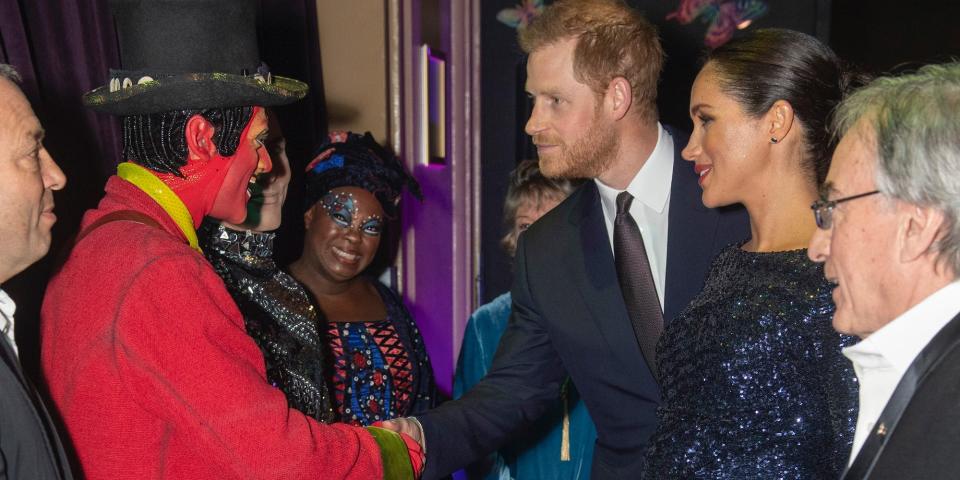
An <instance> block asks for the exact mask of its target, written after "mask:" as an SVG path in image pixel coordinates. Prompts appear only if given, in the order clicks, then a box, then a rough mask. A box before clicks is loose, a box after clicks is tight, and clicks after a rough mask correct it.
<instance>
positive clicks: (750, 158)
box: [645, 29, 857, 479]
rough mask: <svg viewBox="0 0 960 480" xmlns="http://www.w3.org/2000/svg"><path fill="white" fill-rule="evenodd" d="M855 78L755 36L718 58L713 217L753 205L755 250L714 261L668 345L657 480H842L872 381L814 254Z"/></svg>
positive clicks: (709, 108)
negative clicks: (840, 113) (865, 384)
mask: <svg viewBox="0 0 960 480" xmlns="http://www.w3.org/2000/svg"><path fill="white" fill-rule="evenodd" d="M847 78H848V76H847V75H845V74H844V73H843V70H842V68H841V65H840V61H839V59H838V58H837V57H836V55H835V54H834V53H833V52H832V51H831V50H830V49H829V48H828V47H826V46H825V45H823V44H822V43H820V42H819V41H817V40H816V39H815V38H813V37H810V36H808V35H805V34H802V33H798V32H793V31H790V30H782V29H765V30H756V31H754V32H751V33H749V34H747V35H745V36H743V37H740V38H737V39H734V40H732V41H731V42H729V43H727V44H726V45H724V46H722V47H719V48H717V49H716V50H714V51H713V52H711V53H710V54H709V55H708V56H707V60H706V63H705V65H704V67H703V68H702V69H701V70H700V73H699V75H698V76H697V79H696V81H695V82H694V85H693V91H692V92H691V94H690V115H691V118H692V119H693V123H694V129H693V133H692V134H691V135H690V142H689V143H688V144H687V146H686V148H685V149H684V150H683V156H684V158H686V159H687V160H690V161H692V162H694V166H693V168H694V169H695V170H696V172H697V173H698V174H699V175H700V186H701V188H702V189H703V194H702V201H703V203H704V205H706V206H707V207H710V208H716V207H721V206H726V205H731V204H736V203H742V204H743V205H744V207H746V209H747V212H748V214H749V216H750V230H751V238H750V239H749V240H746V241H744V242H741V243H738V244H734V245H730V246H729V247H728V248H727V249H725V250H724V251H722V252H721V253H720V254H718V255H717V257H716V258H715V259H714V261H713V265H712V266H711V269H710V273H709V274H708V276H707V281H706V285H705V286H704V288H703V290H702V291H701V292H700V294H699V295H698V296H697V297H695V298H694V299H693V301H692V302H691V303H690V304H689V305H688V306H687V308H686V309H685V310H684V312H683V313H681V314H680V316H679V317H677V318H676V319H675V320H674V321H673V322H671V323H669V324H668V325H667V326H666V328H665V330H664V333H663V336H662V337H661V338H660V343H659V344H658V347H657V359H658V362H657V365H658V369H659V375H660V377H659V378H660V391H661V392H662V398H661V405H660V408H659V410H658V412H657V416H658V427H657V431H656V433H655V434H654V436H653V438H652V439H651V441H650V446H649V448H648V450H647V455H646V460H647V469H646V472H645V478H713V479H727V478H730V479H740V478H792V479H793V478H797V479H799V478H836V477H837V476H838V475H839V474H840V473H841V471H842V469H843V467H844V464H845V461H846V458H847V454H848V453H849V449H850V444H851V441H852V440H853V430H854V423H855V421H856V415H857V383H856V380H855V378H854V374H853V371H852V369H851V368H850V364H849V362H847V361H846V359H845V358H844V357H843V356H842V354H841V348H842V347H844V346H845V345H849V344H851V343H852V339H851V338H849V337H844V336H841V335H840V334H838V333H836V332H835V331H834V330H833V328H832V327H831V317H832V315H833V311H834V305H833V302H832V301H831V298H830V293H831V289H832V285H831V284H830V282H828V281H826V280H825V279H824V278H823V268H822V267H821V266H820V265H818V264H816V263H813V262H811V261H810V260H809V259H808V258H807V256H806V252H805V250H804V247H805V246H806V245H807V243H808V242H809V240H810V238H811V236H812V235H813V233H814V231H815V230H816V228H817V227H816V225H815V223H814V221H813V218H811V215H810V213H809V212H810V210H809V205H810V204H811V203H812V202H813V201H814V200H816V198H817V188H818V185H819V184H820V183H822V182H823V179H824V176H825V175H826V172H827V169H828V167H829V159H830V155H831V153H832V151H833V147H834V141H833V140H832V138H831V137H830V135H829V134H828V132H827V129H826V128H825V125H826V122H827V120H828V117H829V114H830V112H831V110H832V109H833V107H834V106H835V105H836V104H837V103H838V102H839V101H840V100H841V97H842V96H843V93H844V91H845V89H846V88H845V87H846V84H847V83H848V81H847Z"/></svg>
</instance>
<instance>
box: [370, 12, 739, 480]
mask: <svg viewBox="0 0 960 480" xmlns="http://www.w3.org/2000/svg"><path fill="white" fill-rule="evenodd" d="M520 45H521V47H522V48H523V49H524V51H525V52H527V53H528V54H529V57H528V60H527V83H526V89H527V92H528V94H529V95H530V97H531V98H532V99H533V102H534V107H533V111H532V113H531V115H530V119H529V121H528V122H527V124H526V132H527V133H528V134H530V135H531V136H532V137H533V142H534V143H535V144H536V145H537V152H538V155H539V158H540V168H541V170H542V171H543V173H544V174H545V175H548V176H553V177H570V178H592V179H593V180H592V181H588V182H586V183H585V184H584V186H582V187H581V188H580V189H578V190H577V191H575V192H574V193H573V194H571V195H570V197H569V198H567V200H565V201H564V202H563V203H562V204H560V205H559V206H558V207H556V208H555V209H554V210H552V211H551V212H549V213H548V214H546V215H544V216H543V217H542V218H541V219H540V220H539V221H537V222H536V223H535V224H533V225H532V226H531V227H530V228H529V229H527V230H526V231H525V232H524V233H523V235H521V236H520V239H519V242H518V245H517V251H516V257H515V260H514V261H515V263H514V271H515V276H514V284H513V288H512V295H513V306H512V316H511V319H510V323H509V326H508V327H507V330H506V331H505V333H504V335H503V337H502V339H501V341H500V345H499V347H498V350H497V354H496V356H495V358H494V362H493V366H492V368H491V370H490V371H489V373H488V374H487V376H486V377H485V378H484V379H483V380H482V381H481V382H480V383H479V384H477V385H476V386H475V387H474V388H473V389H472V390H471V391H470V392H468V393H467V394H466V395H464V396H463V397H462V398H461V399H459V400H457V401H454V402H448V403H447V404H445V405H443V406H441V407H440V408H438V409H436V410H433V411H430V412H428V413H426V414H424V415H422V416H420V417H417V419H415V420H414V419H399V420H395V421H391V422H387V426H388V428H395V429H397V430H398V431H402V432H405V433H410V434H412V435H414V436H418V437H419V436H420V435H421V434H422V437H420V438H421V440H424V445H425V447H426V448H427V459H428V460H427V465H426V471H425V473H424V478H436V477H440V476H443V475H445V474H447V473H449V472H451V471H453V470H454V469H456V468H459V467H462V466H464V465H467V464H469V463H471V462H474V461H476V460H478V459H479V458H480V457H482V456H483V455H485V454H487V453H489V452H491V451H493V450H494V449H496V448H498V447H499V446H500V445H501V444H502V443H503V442H504V441H505V440H506V439H507V438H508V437H509V436H510V435H511V433H512V432H514V431H516V430H518V429H520V428H522V426H523V425H525V424H527V423H528V422H530V421H532V420H535V419H536V418H537V417H538V416H539V415H540V414H541V413H542V412H543V411H544V408H545V407H546V406H547V405H549V404H550V401H551V400H555V399H556V398H557V397H558V396H559V394H560V388H561V384H562V383H563V381H564V380H565V379H566V378H567V377H568V376H569V377H571V378H572V380H573V382H574V384H575V385H576V387H577V390H579V392H580V394H581V396H582V398H583V401H584V403H585V404H586V406H587V409H588V410H589V412H590V415H591V417H592V418H593V420H594V422H595V423H596V426H597V436H598V438H597V445H596V448H595V450H594V459H593V466H592V478H594V479H621V478H639V477H640V475H641V472H642V470H643V454H644V450H645V447H646V443H647V439H648V438H649V436H650V435H651V434H652V433H653V431H654V430H655V428H656V409H657V406H658V403H659V398H660V395H659V389H658V385H657V379H656V375H655V373H654V371H653V368H651V365H654V363H653V357H654V355H655V352H654V350H655V346H656V341H657V337H658V335H659V333H660V331H662V328H663V325H664V322H669V321H670V319H672V318H673V317H675V316H676V315H677V314H678V313H680V311H681V310H682V309H683V308H684V307H685V306H686V305H687V303H688V302H689V301H690V299H691V298H693V296H694V295H696V293H698V292H699V291H700V289H701V288H702V287H703V282H704V277H705V275H706V272H707V269H708V267H709V265H710V261H711V259H712V258H713V257H714V255H715V254H716V253H717V252H718V251H719V250H720V249H721V248H723V247H724V246H726V245H728V244H730V243H733V242H735V241H740V240H744V239H745V238H746V237H748V236H749V230H748V220H747V217H746V215H745V213H744V212H743V210H742V209H734V210H727V211H723V212H721V211H717V210H711V209H708V208H706V207H704V206H703V205H702V204H701V202H700V190H699V186H698V183H697V180H698V177H697V175H696V174H695V173H694V170H693V166H692V165H691V164H690V163H689V162H686V161H684V160H683V159H682V158H681V157H680V150H681V149H682V148H683V147H684V146H685V145H686V143H687V135H686V134H685V133H683V132H681V131H679V130H676V129H673V128H671V127H668V126H664V125H662V124H660V123H659V121H658V115H657V108H656V96H657V81H658V77H659V75H660V70H661V67H662V65H663V50H662V48H661V46H660V42H659V39H658V38H657V32H656V29H655V28H654V27H653V25H651V24H650V23H649V22H647V21H646V20H645V19H644V18H643V17H642V16H640V14H639V13H637V12H636V11H634V10H633V9H631V8H629V7H627V6H626V5H625V4H624V3H623V2H620V1H616V0H588V1H581V0H577V1H559V2H557V3H555V4H553V5H551V6H549V7H547V8H546V10H545V11H544V13H543V14H542V15H541V16H540V17H538V18H536V19H535V20H534V21H533V22H532V23H531V24H530V25H529V26H528V27H526V28H525V29H523V30H521V33H520ZM625 192H626V193H628V194H629V197H630V198H628V197H627V196H624V195H623V194H624V193H625ZM624 199H626V201H623V200H624ZM631 200H632V201H631ZM618 204H619V205H620V207H618ZM618 209H619V210H621V212H620V214H618ZM631 222H632V223H633V224H634V226H632V231H633V232H634V233H635V234H636V235H637V236H640V235H641V234H642V242H635V243H633V244H632V245H633V246H635V247H638V248H633V249H632V250H631V251H630V252H626V251H623V252H624V253H621V250H620V249H619V247H618V245H619V244H621V243H620V241H619V240H617V237H618V235H617V229H618V228H620V227H618V225H620V224H626V223H631ZM636 240H639V238H636ZM627 243H629V242H627ZM628 253H629V255H628ZM636 254H640V255H642V256H644V257H645V258H644V259H643V260H644V261H643V262H642V263H634V262H630V264H629V265H625V264H624V263H621V262H620V261H618V260H617V258H616V257H618V256H620V257H621V258H620V260H621V261H622V260H623V259H624V258H626V257H628V256H630V257H632V258H636V256H635V255H636ZM637 275H639V276H640V277H642V278H639V279H637V278H636V276H637ZM638 285H640V286H642V285H645V286H646V287H647V288H645V289H644V288H641V287H638ZM637 305H639V308H638V307H637ZM661 306H662V307H661Z"/></svg>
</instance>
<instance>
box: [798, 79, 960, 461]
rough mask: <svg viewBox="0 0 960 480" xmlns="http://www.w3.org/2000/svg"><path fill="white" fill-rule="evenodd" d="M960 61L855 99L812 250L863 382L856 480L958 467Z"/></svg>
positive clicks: (842, 110)
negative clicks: (853, 339)
mask: <svg viewBox="0 0 960 480" xmlns="http://www.w3.org/2000/svg"><path fill="white" fill-rule="evenodd" d="M958 112H960V63H953V64H946V65H930V66H927V67H924V68H922V69H920V70H919V71H918V72H917V73H915V74H911V75H905V76H902V77H897V78H879V79H877V80H875V81H874V82H872V83H871V84H870V85H868V86H867V87H865V88H863V89H861V90H859V91H857V92H856V93H854V94H853V95H852V96H851V97H850V98H848V99H847V100H845V101H844V102H843V103H842V104H841V105H840V107H839V109H838V112H837V115H836V127H835V128H836V133H837V134H839V135H842V138H841V140H840V143H839V144H838V145H837V149H836V151H835V152H834V155H833V162H832V164H831V166H830V171H829V173H828V174H827V182H826V184H825V185H824V190H823V192H822V193H821V200H820V201H818V202H817V203H815V204H814V205H813V209H814V213H815V215H816V219H817V226H818V227H820V228H819V229H818V230H817V233H816V234H815V235H814V237H813V239H812V240H811V242H810V248H809V255H810V258H811V259H813V260H814V261H819V262H825V266H824V274H825V275H826V277H827V279H828V280H831V281H833V282H835V283H836V287H835V289H834V291H833V300H834V302H835V303H836V304H837V310H836V313H835V314H834V319H833V326H834V328H836V329H837V330H838V331H840V332H843V333H848V334H852V335H857V336H859V337H860V338H861V339H862V340H861V341H860V342H859V343H857V344H856V345H853V346H851V347H847V348H846V349H844V355H846V356H847V357H848V358H849V359H850V360H851V361H852V362H853V366H854V370H855V371H856V373H857V377H858V379H859V381H860V413H859V416H858V418H857V430H856V433H855V435H854V441H853V452H852V455H851V460H850V465H849V467H848V469H847V471H846V473H845V474H844V478H846V479H863V478H870V479H903V478H910V479H934V478H956V477H957V475H958V472H960V455H957V445H958V442H960V282H958V281H957V273H958V272H960V203H958V198H960V114H958Z"/></svg>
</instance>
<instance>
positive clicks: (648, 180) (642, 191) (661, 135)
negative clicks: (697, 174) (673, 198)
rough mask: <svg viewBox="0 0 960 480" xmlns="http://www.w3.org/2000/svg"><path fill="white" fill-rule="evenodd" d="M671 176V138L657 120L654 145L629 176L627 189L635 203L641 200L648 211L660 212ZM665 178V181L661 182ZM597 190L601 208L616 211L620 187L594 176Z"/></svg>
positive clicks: (664, 203)
mask: <svg viewBox="0 0 960 480" xmlns="http://www.w3.org/2000/svg"><path fill="white" fill-rule="evenodd" d="M672 178H673V138H672V137H671V136H670V134H669V133H668V132H667V131H666V129H664V128H663V125H661V124H660V123H659V122H658V123H657V145H656V146H655V147H653V151H652V152H650V156H649V157H647V161H646V162H645V163H644V164H643V167H641V168H640V171H639V172H637V174H636V175H635V176H634V177H633V180H631V181H630V184H629V185H627V190H626V191H628V192H630V195H632V196H633V198H634V199H635V200H637V201H639V202H642V203H643V204H644V205H646V206H647V207H648V208H650V209H651V210H653V211H655V212H657V213H662V212H663V209H664V207H665V206H666V205H667V200H669V198H670V183H671V179H672ZM664 179H666V181H664ZM594 181H595V182H596V184H597V189H598V190H599V191H600V199H601V201H603V203H604V204H605V205H604V208H605V209H607V210H608V211H612V212H616V210H617V206H616V205H617V195H618V194H619V193H620V192H621V190H617V189H615V188H612V187H610V186H607V185H605V184H604V183H603V182H601V181H600V179H594Z"/></svg>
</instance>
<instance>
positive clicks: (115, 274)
mask: <svg viewBox="0 0 960 480" xmlns="http://www.w3.org/2000/svg"><path fill="white" fill-rule="evenodd" d="M126 209H132V210H136V211H138V212H142V213H145V214H147V215H149V216H150V217H152V218H154V219H155V220H157V222H159V223H160V225H162V226H163V230H161V229H158V228H156V227H155V226H147V225H143V224H140V223H134V222H130V221H115V222H110V223H106V224H104V225H103V226H101V227H99V228H97V229H95V230H93V231H92V232H91V233H90V234H89V235H87V236H86V237H85V238H83V239H82V241H81V242H80V243H79V244H78V245H77V246H76V248H75V249H74V250H73V252H72V253H71V254H70V256H69V258H68V260H67V262H66V264H65V266H64V267H63V269H62V270H61V271H60V272H59V273H58V274H57V275H56V276H55V277H54V278H53V279H52V280H51V282H50V285H49V287H48V289H47V293H46V298H45V299H44V302H43V311H42V338H43V347H42V352H43V353H42V360H43V370H44V373H45V375H46V379H47V381H48V382H49V386H50V393H51V395H52V397H53V400H54V403H55V404H56V406H57V408H58V409H59V412H60V414H61V416H62V417H63V420H64V422H65V423H66V427H67V430H68V432H69V436H70V439H71V440H72V442H73V446H74V448H75V450H76V452H77V455H78V457H79V460H80V464H81V466H82V469H83V473H84V475H85V476H86V477H87V478H89V479H91V480H96V479H118V478H130V479H148V478H150V479H160V478H170V479H174V478H176V479H207V478H237V479H240V478H244V479H246V478H251V479H252V478H283V479H288V478H311V479H313V478H324V479H327V478H330V479H332V478H356V479H370V478H380V477H382V475H383V467H382V463H381V457H380V449H379V447H378V445H377V443H376V441H375V440H374V438H373V437H372V436H371V435H370V434H368V433H367V431H366V430H364V429H362V428H357V427H351V426H346V425H324V424H320V423H317V422H316V421H314V420H313V419H312V418H309V417H307V416H306V415H303V414H302V413H300V412H299V411H297V410H293V409H290V408H289V407H288V406H287V402H286V399H285V397H284V395H283V393H282V392H280V391H279V390H277V389H276V388H273V387H272V386H270V385H269V384H268V383H267V380H266V373H265V371H264V362H263V357H262V355H261V353H260V350H259V349H258V348H257V345H256V344H255V343H254V342H253V340H252V339H251V338H250V337H249V336H248V335H247V333H246V331H245V330H244V325H243V318H242V317H241V315H240V312H239V311H238V310H237V307H236V306H235V304H234V302H233V300H232V299H231V297H230V294H229V293H227V290H226V289H225V287H224V285H223V282H222V281H221V280H220V277H218V276H217V274H216V273H215V272H214V271H213V269H212V268H211V267H210V265H209V264H208V263H207V261H206V260H205V259H204V258H203V256H202V255H201V254H200V253H198V252H196V251H194V250H192V249H191V248H190V247H189V246H188V245H187V244H186V240H185V238H184V237H183V236H182V234H181V233H180V231H179V230H178V229H177V226H176V224H174V222H173V221H172V220H171V219H170V218H169V217H168V216H167V214H166V213H165V212H164V211H163V210H162V209H161V208H160V206H159V205H157V204H156V203H155V202H154V201H153V200H152V199H150V197H148V196H147V195H146V194H144V193H143V192H141V191H140V190H139V189H137V188H136V187H135V186H133V185H131V184H130V183H128V182H126V181H125V180H122V179H120V178H118V177H112V178H110V180H109V181H108V182H107V186H106V196H105V197H104V199H103V200H102V201H101V202H100V205H99V206H98V208H97V209H95V210H91V211H89V212H87V214H86V215H85V216H84V218H83V223H82V226H86V225H89V224H91V223H92V222H94V221H96V220H97V219H98V218H100V217H101V216H103V215H104V214H106V213H109V212H112V211H116V210H126Z"/></svg>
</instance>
